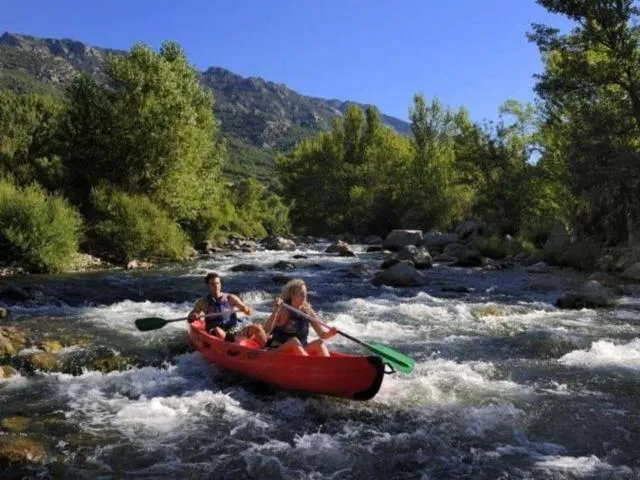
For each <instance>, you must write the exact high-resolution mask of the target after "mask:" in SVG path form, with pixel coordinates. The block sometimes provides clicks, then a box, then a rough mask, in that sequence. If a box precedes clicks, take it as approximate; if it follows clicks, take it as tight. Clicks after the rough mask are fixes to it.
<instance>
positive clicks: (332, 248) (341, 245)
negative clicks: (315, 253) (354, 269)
mask: <svg viewBox="0 0 640 480" xmlns="http://www.w3.org/2000/svg"><path fill="white" fill-rule="evenodd" d="M325 252H326V253H337V254H338V255H339V256H341V257H355V256H356V254H355V252H354V251H353V250H352V249H351V247H350V246H349V244H348V243H347V242H344V241H342V240H338V241H337V242H336V243H334V244H332V245H329V246H328V247H327V249H326V250H325Z"/></svg>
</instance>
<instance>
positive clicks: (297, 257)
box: [292, 254, 309, 259]
mask: <svg viewBox="0 0 640 480" xmlns="http://www.w3.org/2000/svg"><path fill="white" fill-rule="evenodd" d="M292 258H295V259H305V258H309V257H307V256H306V255H302V254H298V255H294V256H293V257H292Z"/></svg>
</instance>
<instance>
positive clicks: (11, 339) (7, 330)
mask: <svg viewBox="0 0 640 480" xmlns="http://www.w3.org/2000/svg"><path fill="white" fill-rule="evenodd" d="M26 343H27V338H26V337H25V335H24V333H22V332H21V331H20V330H18V329H17V328H16V327H0V357H11V356H13V355H15V354H16V353H17V352H19V351H20V350H21V349H22V348H24V346H25V345H26Z"/></svg>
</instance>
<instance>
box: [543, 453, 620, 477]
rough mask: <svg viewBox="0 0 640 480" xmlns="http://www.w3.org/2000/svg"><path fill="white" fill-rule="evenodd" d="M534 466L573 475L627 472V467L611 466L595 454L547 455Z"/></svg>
mask: <svg viewBox="0 0 640 480" xmlns="http://www.w3.org/2000/svg"><path fill="white" fill-rule="evenodd" d="M535 466H536V468H538V469H544V470H556V471H558V470H560V471H563V472H567V473H569V472H570V473H572V474H574V475H592V474H596V473H605V472H608V473H610V474H611V473H616V472H617V473H618V474H620V475H623V474H629V473H631V470H630V469H629V468H627V467H613V466H612V465H610V464H609V463H607V462H603V461H602V460H600V459H599V458H598V457H596V456H595V455H591V456H589V457H569V456H549V457H546V458H544V459H543V460H540V461H538V462H536V464H535Z"/></svg>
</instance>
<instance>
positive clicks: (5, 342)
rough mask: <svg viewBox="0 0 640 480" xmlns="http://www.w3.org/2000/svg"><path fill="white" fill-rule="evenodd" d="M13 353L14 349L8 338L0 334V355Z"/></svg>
mask: <svg viewBox="0 0 640 480" xmlns="http://www.w3.org/2000/svg"><path fill="white" fill-rule="evenodd" d="M15 354H16V349H15V347H14V346H13V345H12V344H11V342H10V341H9V339H7V338H5V337H3V336H2V335H0V357H13V356H14V355H15Z"/></svg>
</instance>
